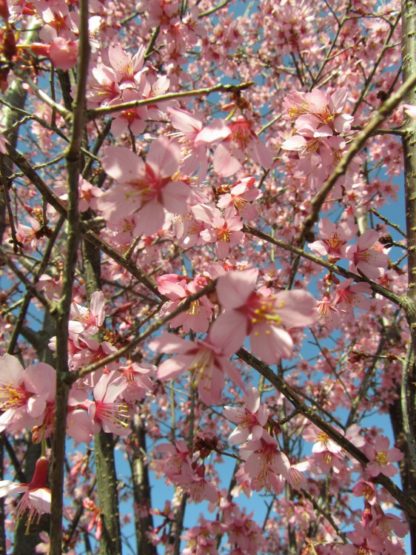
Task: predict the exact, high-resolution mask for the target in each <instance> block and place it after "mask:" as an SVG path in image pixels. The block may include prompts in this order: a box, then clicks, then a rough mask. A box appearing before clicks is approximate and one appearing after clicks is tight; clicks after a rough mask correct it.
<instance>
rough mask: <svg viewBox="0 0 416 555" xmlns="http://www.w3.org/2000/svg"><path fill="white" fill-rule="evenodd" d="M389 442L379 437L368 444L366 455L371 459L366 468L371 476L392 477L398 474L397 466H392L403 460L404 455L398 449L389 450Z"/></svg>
mask: <svg viewBox="0 0 416 555" xmlns="http://www.w3.org/2000/svg"><path fill="white" fill-rule="evenodd" d="M389 447H390V444H389V440H388V438H387V437H385V436H377V437H376V438H375V440H374V442H372V443H366V445H365V446H364V453H365V454H366V455H367V457H368V458H369V459H370V462H369V463H368V464H367V466H366V472H367V473H368V475H369V476H371V477H375V476H378V475H379V474H384V475H385V476H389V477H392V476H394V475H395V474H397V470H398V469H397V465H395V464H392V463H396V462H399V461H401V460H402V458H403V453H402V452H401V451H399V449H396V447H392V448H391V449H390V448H389Z"/></svg>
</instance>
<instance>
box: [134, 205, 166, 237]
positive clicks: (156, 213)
mask: <svg viewBox="0 0 416 555" xmlns="http://www.w3.org/2000/svg"><path fill="white" fill-rule="evenodd" d="M135 223H136V226H135V228H134V232H135V233H137V234H138V235H142V234H145V235H152V234H153V233H156V232H157V231H159V229H161V228H162V227H163V224H164V223H165V211H164V210H163V207H162V205H161V204H159V202H157V201H156V200H152V201H150V202H148V203H146V204H145V205H144V206H143V207H142V208H141V209H140V210H139V212H138V213H137V215H136V217H135Z"/></svg>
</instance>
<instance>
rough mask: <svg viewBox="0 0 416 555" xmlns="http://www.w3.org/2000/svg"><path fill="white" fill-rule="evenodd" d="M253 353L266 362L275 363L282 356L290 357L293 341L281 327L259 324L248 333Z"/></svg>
mask: <svg viewBox="0 0 416 555" xmlns="http://www.w3.org/2000/svg"><path fill="white" fill-rule="evenodd" d="M250 344H251V350H252V351H253V354H254V355H256V356H257V357H259V358H260V359H261V360H262V361H264V362H265V363H266V364H275V363H276V362H279V360H280V359H281V358H282V357H286V358H287V357H290V356H291V354H292V349H293V341H292V338H291V337H290V335H289V334H288V333H287V331H285V330H283V329H282V328H276V327H274V326H269V325H268V324H260V325H258V326H255V328H254V330H253V331H252V332H251V334H250Z"/></svg>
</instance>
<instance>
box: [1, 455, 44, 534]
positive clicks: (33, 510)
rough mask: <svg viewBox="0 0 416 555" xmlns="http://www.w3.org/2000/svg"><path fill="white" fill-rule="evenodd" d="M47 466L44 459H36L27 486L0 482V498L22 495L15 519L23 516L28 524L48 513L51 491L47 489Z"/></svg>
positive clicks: (4, 481) (9, 481) (5, 481)
mask: <svg viewBox="0 0 416 555" xmlns="http://www.w3.org/2000/svg"><path fill="white" fill-rule="evenodd" d="M48 465H49V463H48V460H47V459H46V458H45V457H41V458H40V459H38V460H37V461H36V465H35V471H34V473H33V477H32V480H31V481H30V482H29V483H28V484H21V483H18V482H12V481H11V480H1V481H0V497H6V496H7V495H19V494H21V493H22V494H23V495H22V497H21V499H20V501H19V503H18V505H17V512H16V517H17V518H19V517H21V516H23V515H25V516H26V518H27V520H28V522H29V524H30V523H31V522H32V521H33V520H35V519H36V520H38V519H39V518H40V516H41V515H43V514H44V513H49V512H50V507H51V490H50V489H49V488H48V487H47V485H48Z"/></svg>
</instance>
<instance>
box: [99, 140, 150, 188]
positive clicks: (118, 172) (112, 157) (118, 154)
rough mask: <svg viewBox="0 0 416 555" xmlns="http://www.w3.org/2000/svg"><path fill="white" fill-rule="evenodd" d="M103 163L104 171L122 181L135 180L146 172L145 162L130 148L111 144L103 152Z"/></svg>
mask: <svg viewBox="0 0 416 555" xmlns="http://www.w3.org/2000/svg"><path fill="white" fill-rule="evenodd" d="M101 164H102V166H103V168H104V171H105V172H106V173H107V174H108V175H109V176H110V177H111V178H112V179H115V180H116V181H119V182H121V183H129V182H134V181H137V180H138V179H139V177H140V176H142V175H143V174H144V163H143V162H142V160H140V158H139V157H138V156H137V155H136V154H134V152H131V150H129V149H128V148H125V147H122V146H109V147H107V148H106V149H105V150H104V152H103V158H102V159H101Z"/></svg>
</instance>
